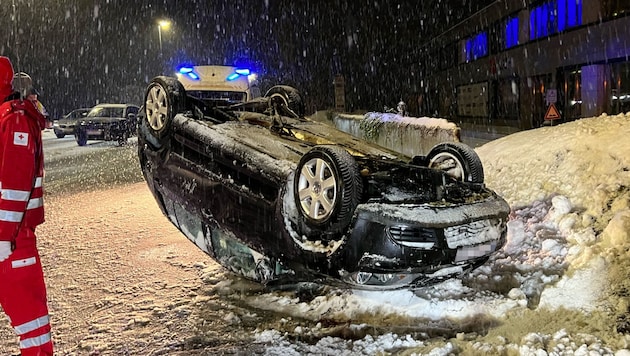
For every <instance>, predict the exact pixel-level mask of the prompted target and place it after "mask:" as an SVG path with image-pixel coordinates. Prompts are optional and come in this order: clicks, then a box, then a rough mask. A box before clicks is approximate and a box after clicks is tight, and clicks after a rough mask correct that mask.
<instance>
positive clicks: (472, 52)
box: [464, 31, 488, 62]
mask: <svg viewBox="0 0 630 356" xmlns="http://www.w3.org/2000/svg"><path fill="white" fill-rule="evenodd" d="M464 50H465V51H466V62H470V61H474V60H476V59H479V58H481V57H484V56H487V55H488V33H487V32H485V31H483V32H480V33H478V34H476V35H475V36H473V37H471V38H469V39H467V40H466V44H465V48H464Z"/></svg>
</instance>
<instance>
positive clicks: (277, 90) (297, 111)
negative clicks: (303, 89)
mask: <svg viewBox="0 0 630 356" xmlns="http://www.w3.org/2000/svg"><path fill="white" fill-rule="evenodd" d="M265 97H267V98H270V99H271V101H272V103H274V102H275V101H277V103H278V104H280V105H279V106H280V108H282V109H284V111H286V112H282V114H284V115H287V116H293V117H304V113H305V111H306V110H305V109H304V100H303V99H302V94H300V92H299V91H298V90H297V89H295V88H293V87H290V86H288V85H276V86H273V87H271V88H270V89H269V90H267V93H265ZM287 109H288V110H287Z"/></svg>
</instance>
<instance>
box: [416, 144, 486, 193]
mask: <svg viewBox="0 0 630 356" xmlns="http://www.w3.org/2000/svg"><path fill="white" fill-rule="evenodd" d="M427 162H429V163H428V166H429V168H433V169H438V170H442V171H444V172H446V173H447V174H448V175H449V176H451V177H453V178H455V179H457V180H459V181H463V182H470V183H483V181H484V173H483V165H482V164H481V159H480V158H479V156H478V155H477V152H475V150H473V149H472V148H471V147H470V146H468V145H466V144H463V143H460V142H445V143H441V144H438V145H436V146H434V147H433V148H432V149H431V151H430V152H429V154H428V155H427Z"/></svg>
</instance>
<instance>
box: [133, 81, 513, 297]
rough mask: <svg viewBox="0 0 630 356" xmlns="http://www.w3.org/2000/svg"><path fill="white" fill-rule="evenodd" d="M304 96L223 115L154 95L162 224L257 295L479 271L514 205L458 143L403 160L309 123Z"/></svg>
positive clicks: (163, 85)
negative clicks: (298, 286) (266, 290)
mask: <svg viewBox="0 0 630 356" xmlns="http://www.w3.org/2000/svg"><path fill="white" fill-rule="evenodd" d="M303 110H304V109H303V105H302V102H301V97H300V95H299V92H297V90H295V89H293V88H291V87H286V86H278V87H274V88H272V89H270V91H268V92H267V94H266V95H265V96H264V97H262V98H258V99H255V100H253V101H251V102H246V103H239V104H234V105H229V106H217V105H216V103H212V102H209V101H204V100H203V99H201V98H198V97H195V96H193V95H188V94H187V93H186V91H185V90H184V89H183V87H181V84H179V83H178V82H177V80H176V79H174V78H169V77H157V78H155V79H154V80H153V81H152V83H151V84H150V85H149V87H148V89H147V93H146V97H145V107H144V108H143V110H141V114H140V124H139V131H138V140H139V145H138V146H139V158H140V164H141V168H142V171H143V174H144V176H145V179H146V181H147V184H148V186H149V188H150V190H151V191H152V193H153V194H154V196H155V198H156V201H157V202H158V204H159V206H160V208H161V209H162V212H163V213H164V214H165V215H166V216H167V217H168V218H169V220H170V221H171V222H172V223H173V224H174V225H175V226H177V227H178V228H179V229H180V231H181V232H182V233H183V234H184V235H185V236H186V237H188V238H189V239H190V240H191V241H192V242H193V243H195V244H196V245H197V246H198V247H199V248H200V249H202V250H203V251H204V252H205V253H207V254H208V255H209V256H211V257H213V258H214V259H215V260H217V261H218V262H220V263H221V264H222V265H224V266H225V267H227V268H229V269H230V270H232V271H234V272H236V273H238V274H241V275H243V276H245V277H247V278H251V279H253V280H256V281H260V282H263V283H282V282H291V281H292V282H296V281H325V282H326V283H338V284H341V285H349V286H353V287H358V288H369V289H395V288H415V287H421V286H425V285H428V284H431V283H435V282H438V281H441V280H444V279H447V278H452V277H453V276H457V275H461V274H462V273H465V272H466V271H468V270H470V269H473V268H475V267H477V266H479V265H481V264H483V263H484V262H485V261H486V260H487V259H488V257H489V256H490V255H491V254H492V253H493V252H494V251H496V250H497V249H499V248H500V247H501V246H502V245H503V244H504V242H505V234H506V222H507V218H508V213H509V206H508V205H507V203H506V202H505V201H504V200H503V199H502V198H501V197H499V196H498V195H497V194H496V193H494V192H493V191H491V190H490V189H488V188H487V187H486V186H485V185H484V183H483V168H482V166H481V162H480V160H479V158H478V157H477V156H476V154H475V153H474V151H473V150H472V149H470V148H469V147H467V146H465V145H463V144H461V143H444V144H441V145H438V146H436V147H435V148H434V149H433V150H431V152H430V153H429V154H428V155H427V156H416V157H405V156H403V155H401V154H399V153H396V152H393V151H390V150H388V149H385V148H382V147H380V146H376V145H374V144H372V143H369V142H367V141H365V140H361V139H358V138H356V137H353V136H351V135H349V134H347V133H344V132H342V131H339V130H337V129H336V128H334V127H332V126H329V125H326V124H322V123H319V122H314V121H311V120H308V119H306V118H304V116H303Z"/></svg>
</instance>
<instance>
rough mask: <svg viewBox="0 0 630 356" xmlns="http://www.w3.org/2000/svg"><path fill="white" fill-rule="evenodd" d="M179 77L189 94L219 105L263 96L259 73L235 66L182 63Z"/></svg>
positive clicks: (178, 73)
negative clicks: (258, 82)
mask: <svg viewBox="0 0 630 356" xmlns="http://www.w3.org/2000/svg"><path fill="white" fill-rule="evenodd" d="M177 80H178V81H179V82H180V83H181V84H182V85H183V86H184V89H186V94H187V95H189V96H192V97H195V98H198V99H202V100H205V101H206V102H208V101H211V102H213V103H214V104H217V105H227V104H236V103H242V102H246V101H250V100H252V99H254V98H257V97H259V96H260V89H259V88H258V85H257V80H256V75H255V74H253V73H252V72H251V70H249V69H247V68H240V67H234V66H218V65H211V66H182V67H180V68H179V70H178V72H177Z"/></svg>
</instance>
